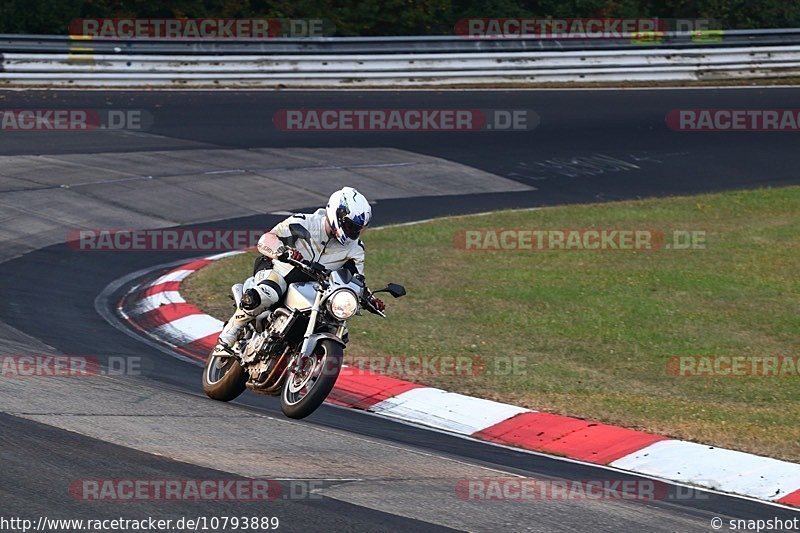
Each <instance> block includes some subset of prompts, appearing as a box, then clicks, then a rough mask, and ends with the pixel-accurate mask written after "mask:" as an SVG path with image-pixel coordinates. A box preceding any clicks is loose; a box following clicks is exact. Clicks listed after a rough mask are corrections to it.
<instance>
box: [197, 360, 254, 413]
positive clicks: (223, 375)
mask: <svg viewBox="0 0 800 533" xmlns="http://www.w3.org/2000/svg"><path fill="white" fill-rule="evenodd" d="M246 388H247V374H246V373H245V371H244V368H243V367H242V365H241V364H240V363H239V361H238V360H237V359H236V358H235V357H219V356H215V355H214V354H213V352H212V353H211V354H209V355H208V359H207V360H206V365H205V367H203V391H204V392H205V393H206V396H208V397H209V398H211V399H213V400H219V401H221V402H229V401H231V400H234V399H236V398H238V397H239V395H240V394H242V393H243V392H244V391H245V389H246Z"/></svg>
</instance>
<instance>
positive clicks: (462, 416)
mask: <svg viewBox="0 0 800 533" xmlns="http://www.w3.org/2000/svg"><path fill="white" fill-rule="evenodd" d="M369 410H370V411H372V412H374V413H377V414H380V415H382V416H387V417H390V418H398V419H402V420H406V421H411V422H417V423H419V424H424V425H426V426H432V427H435V428H439V429H444V430H447V431H452V432H455V433H459V434H461V435H471V434H472V433H475V432H476V431H480V430H482V429H486V428H487V427H489V426H493V425H495V424H497V423H499V422H502V421H503V420H506V419H508V418H511V417H512V416H515V415H518V414H520V413H527V412H529V409H525V408H523V407H517V406H515V405H508V404H504V403H498V402H493V401H490V400H484V399H481V398H473V397H471V396H464V395H463V394H456V393H453V392H447V391H443V390H441V389H433V388H421V389H411V390H409V391H406V392H404V393H402V394H399V395H397V396H394V397H392V398H389V399H387V400H384V401H382V402H380V403H377V404H375V405H373V406H372V407H370V409H369Z"/></svg>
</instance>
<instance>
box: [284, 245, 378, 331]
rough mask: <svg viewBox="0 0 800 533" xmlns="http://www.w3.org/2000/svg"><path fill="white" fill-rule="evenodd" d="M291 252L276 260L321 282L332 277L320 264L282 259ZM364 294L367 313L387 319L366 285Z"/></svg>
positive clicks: (364, 305)
mask: <svg viewBox="0 0 800 533" xmlns="http://www.w3.org/2000/svg"><path fill="white" fill-rule="evenodd" d="M289 251H291V249H290V248H288V247H285V248H284V249H283V250H282V251H281V254H280V255H279V256H277V257H276V259H278V260H279V261H283V262H284V263H289V264H290V265H294V266H296V267H298V268H300V269H302V270H303V271H305V272H307V273H308V274H310V275H312V276H313V277H315V278H317V280H319V281H323V278H327V277H328V276H330V274H331V270H330V269H327V268H325V267H324V266H322V265H321V264H320V263H317V262H312V261H307V260H305V259H303V260H302V261H296V260H295V259H292V258H291V257H286V258H285V259H280V256H281V255H284V254H286V253H288V252H289ZM364 292H365V294H366V297H362V298H361V304H362V306H363V307H364V308H365V309H366V310H367V311H369V312H370V313H372V314H374V315H378V316H381V317H383V318H386V313H384V312H383V311H379V310H378V309H376V308H375V306H374V305H372V302H371V301H370V298H371V297H372V293H371V292H370V291H369V289H368V288H367V287H366V285H365V286H364Z"/></svg>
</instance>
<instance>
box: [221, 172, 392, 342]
mask: <svg viewBox="0 0 800 533" xmlns="http://www.w3.org/2000/svg"><path fill="white" fill-rule="evenodd" d="M371 218H372V208H371V207H370V205H369V202H368V201H367V199H366V198H365V197H364V195H362V194H361V193H359V192H358V191H357V190H355V189H354V188H352V187H344V188H342V189H340V190H338V191H336V192H334V193H333V194H332V195H331V197H330V199H329V200H328V204H327V206H326V207H324V208H320V209H318V210H317V211H316V212H314V213H311V214H303V213H301V214H295V215H292V216H290V217H288V218H286V219H285V220H284V221H283V222H281V223H279V224H278V225H276V226H275V227H274V228H272V230H270V231H269V232H267V233H265V234H264V235H262V236H261V238H260V239H259V240H258V251H259V252H261V254H262V255H261V256H259V257H258V258H257V259H256V265H255V268H254V270H255V271H256V272H255V273H254V281H255V288H251V289H247V290H246V291H245V292H244V294H242V299H241V302H240V304H239V306H238V307H237V308H236V310H235V311H234V313H233V316H231V318H230V320H228V322H227V323H226V324H225V327H224V328H223V329H222V332H221V333H220V335H219V340H218V342H217V347H216V348H215V350H214V351H215V353H219V352H228V353H231V347H232V346H233V344H234V343H235V342H236V340H237V338H238V337H239V332H240V331H241V330H242V328H243V327H244V326H245V325H247V323H248V322H250V321H251V320H253V319H254V318H255V317H257V316H258V315H259V314H261V313H262V312H263V311H265V310H266V309H267V308H269V307H271V306H273V305H274V304H276V303H277V302H279V301H280V300H281V298H283V295H284V294H285V293H286V289H287V287H288V284H289V283H294V282H297V281H303V280H305V278H304V274H303V272H302V271H301V270H299V269H297V268H295V267H294V266H293V265H292V264H290V263H287V262H286V260H287V259H288V258H289V257H291V258H292V259H294V260H295V261H301V260H303V259H304V258H308V259H310V260H311V261H316V262H317V263H320V264H322V265H323V266H324V267H325V268H327V269H331V270H335V269H339V268H342V267H346V268H349V269H350V270H351V272H353V274H360V275H362V276H363V274H364V243H363V242H361V240H360V239H359V238H358V237H359V235H360V234H361V231H362V230H363V229H364V228H366V227H367V226H368V225H369V222H370V219H371ZM293 224H299V225H301V226H303V227H304V228H306V229H307V230H308V232H309V233H310V234H311V242H308V241H306V240H305V239H295V237H294V236H293V235H292V231H291V226H292V225H293ZM370 301H371V303H372V305H373V306H374V307H375V308H376V309H378V310H379V311H383V310H384V304H383V302H382V301H381V300H380V299H378V298H375V297H374V296H371V297H370Z"/></svg>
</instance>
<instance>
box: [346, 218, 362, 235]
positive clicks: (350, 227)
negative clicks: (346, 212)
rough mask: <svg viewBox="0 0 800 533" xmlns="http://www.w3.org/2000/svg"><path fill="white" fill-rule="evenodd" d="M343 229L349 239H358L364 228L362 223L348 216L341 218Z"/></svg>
mask: <svg viewBox="0 0 800 533" xmlns="http://www.w3.org/2000/svg"><path fill="white" fill-rule="evenodd" d="M341 225H342V231H343V232H344V234H345V235H346V236H347V238H348V239H353V240H355V239H358V236H359V235H361V230H363V229H364V226H363V225H362V224H357V223H355V222H353V221H352V220H350V219H349V218H347V217H344V218H343V219H341Z"/></svg>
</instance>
